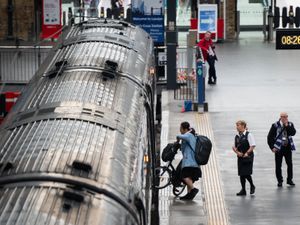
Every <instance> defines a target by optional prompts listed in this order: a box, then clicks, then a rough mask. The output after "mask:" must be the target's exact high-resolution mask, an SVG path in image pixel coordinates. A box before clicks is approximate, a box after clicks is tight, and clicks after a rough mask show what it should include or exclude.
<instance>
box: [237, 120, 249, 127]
mask: <svg viewBox="0 0 300 225" xmlns="http://www.w3.org/2000/svg"><path fill="white" fill-rule="evenodd" d="M235 124H236V125H238V124H240V125H242V126H243V127H244V128H247V123H246V121H245V120H238V121H236V123H235Z"/></svg>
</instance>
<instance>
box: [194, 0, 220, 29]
mask: <svg viewBox="0 0 300 225" xmlns="http://www.w3.org/2000/svg"><path fill="white" fill-rule="evenodd" d="M198 21H199V22H198V33H200V34H201V33H205V32H206V31H210V32H211V33H217V22H218V6H217V4H199V6H198Z"/></svg>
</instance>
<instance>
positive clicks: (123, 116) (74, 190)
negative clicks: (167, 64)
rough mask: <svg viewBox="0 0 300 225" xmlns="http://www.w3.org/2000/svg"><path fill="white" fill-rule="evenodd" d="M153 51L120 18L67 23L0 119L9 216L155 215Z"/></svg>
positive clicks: (96, 221)
mask: <svg viewBox="0 0 300 225" xmlns="http://www.w3.org/2000/svg"><path fill="white" fill-rule="evenodd" d="M154 68H155V60H154V45H153V41H152V39H151V37H150V36H149V34H148V33H146V32H145V31H144V30H142V29H141V28H139V27H137V26H134V25H132V24H130V23H127V22H124V21H121V20H109V19H91V20H88V21H83V22H80V23H77V24H73V25H72V26H69V27H68V28H65V30H64V31H63V33H62V34H61V38H60V40H59V41H58V42H57V44H56V46H55V47H54V48H53V50H52V51H51V52H50V53H49V55H48V56H47V58H46V60H45V61H44V62H43V64H42V65H41V67H40V68H39V70H38V71H37V72H36V74H35V75H34V76H33V78H32V79H31V81H30V82H29V83H28V85H27V86H26V88H25V89H24V90H23V91H22V94H21V96H20V97H19V99H18V101H17V102H16V104H15V105H14V107H13V109H12V110H11V111H10V113H9V114H8V115H7V116H6V118H5V120H4V122H3V124H2V125H1V127H0V137H1V139H0V224H1V225H41V224H43V225H52V224H53V225H54V224H57V225H58V224H64V225H67V224H68V225H154V224H156V223H157V221H155V220H156V219H153V218H156V216H157V205H156V204H157V202H156V201H155V198H157V192H156V191H155V189H153V183H154V182H155V179H156V178H155V174H154V171H155V165H156V159H155V158H156V151H155V108H156V100H155V91H156V90H155V86H156V83H155V82H156V76H155V70H154Z"/></svg>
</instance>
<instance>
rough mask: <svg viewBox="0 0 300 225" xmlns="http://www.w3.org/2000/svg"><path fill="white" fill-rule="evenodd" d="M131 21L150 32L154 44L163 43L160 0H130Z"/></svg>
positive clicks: (162, 7)
mask: <svg viewBox="0 0 300 225" xmlns="http://www.w3.org/2000/svg"><path fill="white" fill-rule="evenodd" d="M131 4H132V6H131V7H132V22H133V23H134V24H136V25H138V26H140V27H141V28H143V29H144V30H145V31H146V32H147V33H149V34H150V36H151V37H152V39H153V41H154V43H155V44H156V45H163V44H164V6H163V1H162V0H144V1H142V0H132V2H131Z"/></svg>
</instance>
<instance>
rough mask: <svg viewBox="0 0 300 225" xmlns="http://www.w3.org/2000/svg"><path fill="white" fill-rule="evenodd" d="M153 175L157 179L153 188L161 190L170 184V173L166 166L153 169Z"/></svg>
mask: <svg viewBox="0 0 300 225" xmlns="http://www.w3.org/2000/svg"><path fill="white" fill-rule="evenodd" d="M155 175H156V176H157V177H158V181H157V184H156V185H155V188H157V189H162V188H165V187H167V186H168V185H170V184H171V171H170V169H169V168H168V167H166V166H159V167H157V168H155Z"/></svg>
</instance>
